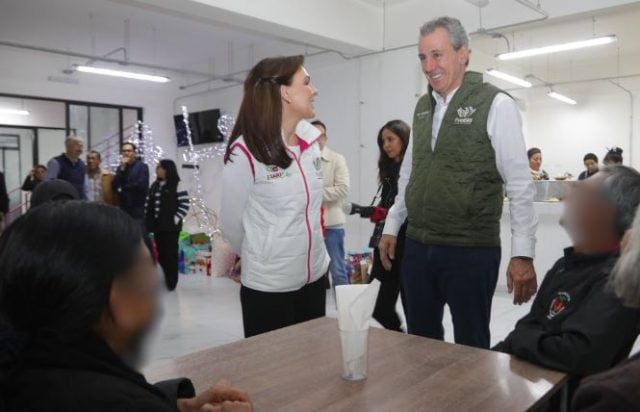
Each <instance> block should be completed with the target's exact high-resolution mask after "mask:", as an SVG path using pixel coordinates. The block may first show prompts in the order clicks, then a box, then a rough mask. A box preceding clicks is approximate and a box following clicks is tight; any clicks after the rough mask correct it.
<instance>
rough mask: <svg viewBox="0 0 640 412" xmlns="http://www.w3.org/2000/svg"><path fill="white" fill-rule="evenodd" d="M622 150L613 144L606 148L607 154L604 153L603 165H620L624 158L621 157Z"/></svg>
mask: <svg viewBox="0 0 640 412" xmlns="http://www.w3.org/2000/svg"><path fill="white" fill-rule="evenodd" d="M622 152H623V150H622V149H621V148H619V147H617V146H613V147H612V148H611V149H607V154H605V155H604V159H602V162H603V163H604V165H605V166H614V165H621V164H622V162H623V161H624V159H623V158H622Z"/></svg>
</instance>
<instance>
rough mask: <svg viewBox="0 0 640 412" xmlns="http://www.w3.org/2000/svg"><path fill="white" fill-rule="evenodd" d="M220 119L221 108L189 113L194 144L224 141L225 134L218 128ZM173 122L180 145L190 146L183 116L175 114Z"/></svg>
mask: <svg viewBox="0 0 640 412" xmlns="http://www.w3.org/2000/svg"><path fill="white" fill-rule="evenodd" d="M218 119H220V109H212V110H205V111H202V112H193V113H189V128H190V129H191V140H192V141H193V144H194V145H197V144H207V143H220V142H223V141H224V136H223V135H222V133H221V132H220V130H218ZM173 123H174V125H175V128H176V138H177V140H178V147H183V146H189V141H188V140H187V129H186V128H185V124H184V120H183V116H182V115H181V114H177V115H175V116H173Z"/></svg>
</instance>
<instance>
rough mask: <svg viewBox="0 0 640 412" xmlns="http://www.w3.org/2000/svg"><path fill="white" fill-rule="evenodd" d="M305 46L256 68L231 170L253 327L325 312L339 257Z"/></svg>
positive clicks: (224, 213)
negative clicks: (329, 228) (332, 267)
mask: <svg viewBox="0 0 640 412" xmlns="http://www.w3.org/2000/svg"><path fill="white" fill-rule="evenodd" d="M303 62H304V58H303V57H302V56H292V57H276V58H268V59H264V60H262V61H261V62H259V63H258V64H257V65H256V66H255V67H254V68H253V69H252V70H251V71H250V72H249V75H248V76H247V79H246V80H245V83H244V96H243V99H242V104H241V106H240V112H239V114H238V117H237V120H236V124H235V127H234V129H233V132H232V133H231V138H230V139H229V147H228V149H227V153H226V154H225V166H224V171H223V196H222V207H221V212H220V224H221V229H222V232H223V234H224V236H225V237H226V239H227V240H228V241H229V243H230V244H231V246H232V247H233V249H234V250H235V252H236V253H237V254H238V256H240V257H241V263H242V270H241V276H240V279H241V283H242V287H241V289H240V301H241V304H242V319H243V324H244V333H245V336H246V337H249V336H253V335H257V334H260V333H264V332H268V331H270V330H274V329H278V328H282V327H285V326H289V325H293V324H295V323H299V322H304V321H307V320H310V319H314V318H317V317H321V316H324V314H325V295H326V288H325V285H326V283H325V282H324V281H323V279H321V278H322V276H323V275H324V274H325V273H326V271H327V267H328V265H329V257H328V255H327V252H326V249H325V246H324V241H323V238H322V227H321V204H322V170H321V161H320V150H319V148H318V145H317V143H316V142H317V140H318V138H319V137H320V131H319V130H318V129H316V128H315V127H313V126H312V125H311V124H310V123H308V122H307V121H306V120H305V119H308V118H312V117H314V115H315V113H314V108H313V100H314V98H315V96H316V95H317V93H318V90H317V89H316V88H315V87H314V86H313V84H312V83H311V78H310V77H309V74H308V73H307V71H306V70H305V68H304V67H303Z"/></svg>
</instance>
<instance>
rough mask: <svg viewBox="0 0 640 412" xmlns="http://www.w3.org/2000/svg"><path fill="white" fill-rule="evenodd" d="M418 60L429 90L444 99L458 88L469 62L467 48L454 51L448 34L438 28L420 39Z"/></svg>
mask: <svg viewBox="0 0 640 412" xmlns="http://www.w3.org/2000/svg"><path fill="white" fill-rule="evenodd" d="M418 58H419V59H420V64H421V65H422V71H423V72H424V74H425V76H426V77H427V80H428V81H429V84H430V85H431V88H433V90H435V91H436V93H438V94H439V95H440V96H442V97H443V98H446V97H447V96H448V95H449V93H451V92H452V91H454V90H455V89H457V88H458V87H460V85H461V84H462V81H463V80H464V73H465V70H466V65H467V62H468V60H469V47H467V46H461V47H460V49H459V50H455V49H454V48H453V45H452V44H451V39H450V38H449V32H448V31H447V30H446V29H444V28H442V27H439V28H437V29H436V30H434V31H433V32H431V33H429V34H426V35H424V36H421V37H420V41H419V43H418Z"/></svg>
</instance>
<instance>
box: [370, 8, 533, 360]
mask: <svg viewBox="0 0 640 412" xmlns="http://www.w3.org/2000/svg"><path fill="white" fill-rule="evenodd" d="M469 56H470V50H469V37H468V35H467V32H466V31H465V29H464V27H463V26H462V24H461V23H460V21H459V20H457V19H454V18H451V17H441V18H437V19H434V20H432V21H429V22H428V23H426V24H425V25H423V26H422V28H421V29H420V38H419V43H418V58H419V59H420V64H421V66H422V71H423V72H424V74H425V76H426V78H427V80H428V81H429V90H428V93H427V94H425V95H424V96H422V97H421V98H420V100H419V101H418V103H417V105H416V109H415V112H414V117H413V127H412V138H411V142H410V143H409V145H408V147H407V152H406V154H405V157H404V160H403V162H402V166H401V170H400V178H399V180H398V195H397V197H396V200H395V202H394V204H393V206H392V207H391V209H390V210H389V214H388V216H387V218H386V222H385V226H384V234H383V235H382V238H381V239H380V242H379V246H378V249H379V251H380V259H381V261H382V263H383V265H384V266H385V268H386V269H387V270H390V269H391V267H392V261H393V260H394V259H395V258H397V257H396V253H395V250H396V243H397V236H398V233H399V231H400V228H401V226H402V225H403V224H404V222H405V220H407V219H408V227H407V234H406V243H405V250H404V256H403V263H402V283H403V286H404V288H405V291H406V298H407V305H406V306H407V324H408V332H409V333H412V334H416V335H420V336H425V337H429V338H434V339H441V340H442V339H444V328H443V325H442V318H443V314H444V307H445V305H447V306H448V307H449V309H450V311H451V315H452V318H453V325H454V335H455V341H456V343H461V344H465V345H470V346H476V347H481V348H488V347H489V343H490V331H489V320H490V319H491V303H492V298H493V293H494V291H495V288H496V283H497V279H498V271H499V267H500V258H501V248H500V216H501V214H502V204H503V193H504V191H505V190H506V194H507V197H508V198H509V208H510V216H511V233H512V236H511V249H510V250H511V259H510V261H509V265H508V269H507V284H508V288H509V292H513V295H514V303H515V304H522V303H524V302H527V301H528V300H529V299H531V297H532V296H533V295H534V294H535V292H536V290H537V281H536V273H535V270H534V267H533V257H534V250H535V231H536V226H537V217H536V215H535V211H534V209H533V197H534V194H535V187H534V186H533V182H532V181H531V177H530V176H529V173H527V169H528V167H527V158H526V156H525V153H526V148H525V143H524V138H523V136H522V124H521V120H520V113H519V111H518V107H517V105H516V103H515V101H514V100H513V99H512V98H511V97H510V96H509V95H508V94H506V93H505V92H502V91H501V90H500V89H498V88H496V87H494V86H492V85H491V84H489V83H484V82H483V79H482V74H481V73H476V72H472V71H466V67H467V64H468V62H469Z"/></svg>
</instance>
